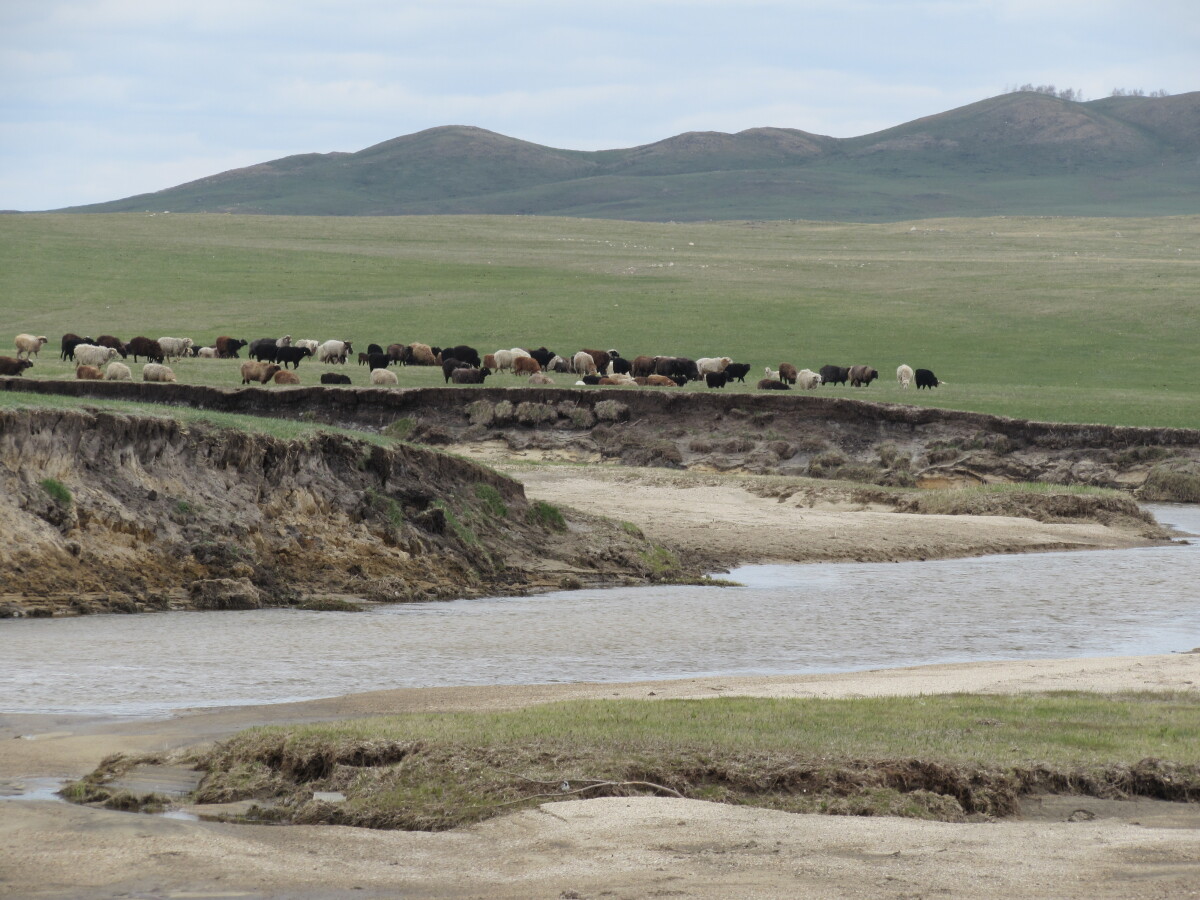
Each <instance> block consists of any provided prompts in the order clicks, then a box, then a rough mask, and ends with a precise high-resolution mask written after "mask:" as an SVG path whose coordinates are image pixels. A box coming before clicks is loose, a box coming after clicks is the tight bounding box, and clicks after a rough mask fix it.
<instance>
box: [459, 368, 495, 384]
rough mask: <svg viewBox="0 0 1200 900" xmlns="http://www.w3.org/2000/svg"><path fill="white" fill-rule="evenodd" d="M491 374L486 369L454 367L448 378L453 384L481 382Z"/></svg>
mask: <svg viewBox="0 0 1200 900" xmlns="http://www.w3.org/2000/svg"><path fill="white" fill-rule="evenodd" d="M491 374H492V373H491V372H490V371H488V370H487V369H455V370H454V371H453V372H451V373H450V380H451V381H453V382H454V383H455V384H483V379H485V378H487V377H488V376H489V375H491Z"/></svg>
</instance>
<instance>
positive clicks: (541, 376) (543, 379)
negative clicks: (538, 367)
mask: <svg viewBox="0 0 1200 900" xmlns="http://www.w3.org/2000/svg"><path fill="white" fill-rule="evenodd" d="M529 383H530V384H540V385H545V384H554V379H553V378H551V377H550V376H549V375H547V374H546V373H545V372H534V373H533V374H532V375H530V376H529Z"/></svg>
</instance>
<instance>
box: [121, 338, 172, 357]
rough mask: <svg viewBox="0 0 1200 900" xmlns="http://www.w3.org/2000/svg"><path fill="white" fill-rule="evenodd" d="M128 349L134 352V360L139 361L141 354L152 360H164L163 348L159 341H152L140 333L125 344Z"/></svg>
mask: <svg viewBox="0 0 1200 900" xmlns="http://www.w3.org/2000/svg"><path fill="white" fill-rule="evenodd" d="M125 347H126V349H128V351H129V352H130V353H132V354H133V361H134V362H137V361H138V357H139V356H144V357H146V359H148V360H150V361H151V362H162V361H163V358H164V357H163V349H162V347H160V346H159V344H158V341H152V340H150V338H148V337H143V336H142V335H140V334H139V335H138V336H137V337H133V338H130V339H129V343H128V344H126V345H125Z"/></svg>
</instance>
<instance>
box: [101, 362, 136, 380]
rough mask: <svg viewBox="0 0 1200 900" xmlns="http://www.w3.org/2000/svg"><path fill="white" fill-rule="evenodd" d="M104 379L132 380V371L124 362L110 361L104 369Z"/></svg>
mask: <svg viewBox="0 0 1200 900" xmlns="http://www.w3.org/2000/svg"><path fill="white" fill-rule="evenodd" d="M104 380H105V381H133V373H132V372H130V371H129V366H127V365H125V363H119V362H111V363H109V364H108V368H107V369H105V370H104Z"/></svg>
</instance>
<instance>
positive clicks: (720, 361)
mask: <svg viewBox="0 0 1200 900" xmlns="http://www.w3.org/2000/svg"><path fill="white" fill-rule="evenodd" d="M731 362H733V360H732V359H730V358H729V357H728V356H702V357H701V358H700V359H698V360H696V369H697V370H698V371H699V372H700V374H701V375H707V374H708V373H709V372H724V371H725V367H726V366H728V365H729V364H730V363H731Z"/></svg>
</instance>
